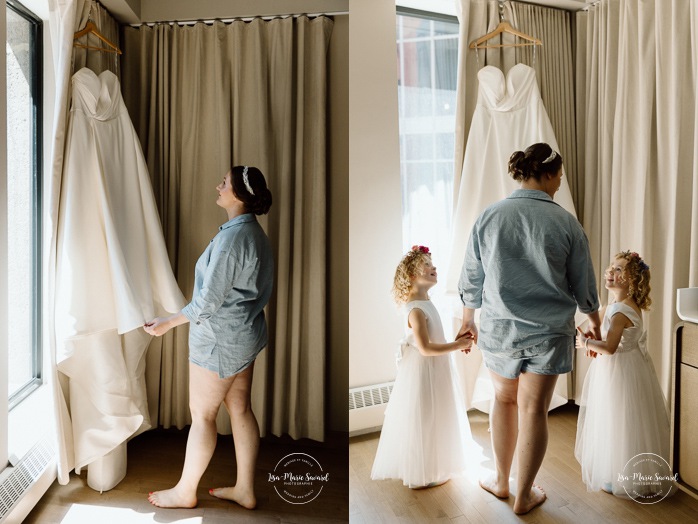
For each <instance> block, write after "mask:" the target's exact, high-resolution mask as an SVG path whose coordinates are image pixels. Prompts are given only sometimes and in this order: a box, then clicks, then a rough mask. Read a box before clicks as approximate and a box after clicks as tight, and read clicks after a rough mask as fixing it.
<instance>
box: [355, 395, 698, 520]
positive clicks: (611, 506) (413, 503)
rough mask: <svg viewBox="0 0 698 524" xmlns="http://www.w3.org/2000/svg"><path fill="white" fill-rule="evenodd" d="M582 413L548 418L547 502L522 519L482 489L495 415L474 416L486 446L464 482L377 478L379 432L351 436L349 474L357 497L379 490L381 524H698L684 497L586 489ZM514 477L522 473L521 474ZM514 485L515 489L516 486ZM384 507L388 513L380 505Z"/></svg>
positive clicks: (568, 410)
mask: <svg viewBox="0 0 698 524" xmlns="http://www.w3.org/2000/svg"><path fill="white" fill-rule="evenodd" d="M577 414H578V408H577V407H576V406H575V405H574V404H568V405H567V406H563V407H561V408H558V409H556V410H554V411H552V412H551V413H550V415H549V428H550V436H549V444H548V452H547V454H546V458H545V460H544V461H543V465H542V467H541V470H540V473H539V476H538V478H537V479H536V483H538V484H540V485H541V486H542V487H543V489H545V491H546V494H547V496H548V499H547V500H546V501H545V502H544V503H543V504H542V505H541V506H539V507H538V508H535V509H534V510H533V511H531V512H530V513H529V514H527V515H523V516H516V515H515V514H514V513H513V510H512V507H513V504H514V496H513V495H512V496H510V497H509V499H506V500H498V499H496V498H495V497H494V496H492V495H491V494H489V493H487V492H485V491H484V490H483V489H482V488H480V487H479V486H478V484H477V478H478V477H479V474H480V473H481V471H482V469H483V468H484V469H490V470H491V469H493V468H494V465H493V462H492V452H491V448H490V434H489V433H488V427H489V420H488V416H487V415H486V414H484V413H480V412H477V411H471V412H469V413H468V417H469V419H470V426H471V430H472V433H473V439H474V440H475V442H476V443H477V444H478V445H479V446H480V447H482V454H481V455H480V456H479V457H478V459H477V460H478V461H479V464H475V465H474V469H473V470H469V471H467V472H466V473H465V474H464V475H463V476H462V477H458V478H454V479H452V480H451V481H449V482H447V483H446V484H444V485H442V486H438V487H435V488H430V489H427V490H418V491H415V490H410V489H408V488H406V487H404V486H403V485H402V482H401V481H398V480H383V481H372V480H371V479H370V465H372V464H373V458H374V457H375V451H376V448H377V445H378V437H379V435H378V434H377V433H376V434H372V435H363V436H361V437H358V438H353V439H350V444H349V456H350V464H351V467H352V468H353V466H354V462H356V463H357V464H358V465H359V467H358V468H356V469H353V470H352V471H353V474H352V475H350V479H349V484H350V486H351V487H352V491H351V494H350V496H353V494H354V493H365V492H373V493H375V494H376V496H375V497H373V498H371V506H370V509H371V511H372V515H378V516H379V518H381V519H382V520H381V521H380V522H386V520H385V517H382V516H381V515H384V513H382V511H386V512H387V513H388V514H393V515H395V517H396V518H397V519H398V520H395V521H394V522H398V521H410V520H415V519H424V520H423V521H424V522H428V521H434V522H436V521H445V520H449V521H450V522H451V523H453V524H489V523H491V522H497V523H503V524H506V523H520V522H526V523H536V524H538V523H539V524H558V523H562V524H565V523H570V524H577V523H580V522H584V523H593V524H597V523H598V524H604V523H609V524H610V523H613V524H616V523H628V524H644V523H646V522H661V523H662V524H685V523H688V522H698V500H695V499H693V498H692V497H690V496H689V495H688V494H686V493H684V492H678V493H677V494H676V495H674V496H672V497H668V498H666V499H664V500H663V501H661V502H659V503H657V504H647V505H643V504H639V503H637V502H635V501H633V500H627V499H622V498H619V497H614V496H613V495H609V494H607V493H603V492H599V493H590V492H587V490H586V486H585V485H584V483H583V482H582V480H581V468H580V466H579V463H578V462H577V461H576V459H575V458H574V443H575V438H576V432H577ZM514 469H515V468H514ZM512 473H513V475H514V476H515V470H514V471H513V472H512ZM379 485H380V487H379ZM355 486H361V487H362V488H363V491H355V490H354V487H355ZM386 486H387V487H386ZM511 487H512V490H513V489H514V488H515V483H512V486H511ZM381 504H382V506H383V510H381V508H380V506H379V505H381ZM351 507H354V506H351ZM357 507H358V506H357Z"/></svg>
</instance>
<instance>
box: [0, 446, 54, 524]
mask: <svg viewBox="0 0 698 524" xmlns="http://www.w3.org/2000/svg"><path fill="white" fill-rule="evenodd" d="M52 458H53V449H52V446H51V445H50V443H48V442H47V441H46V440H42V441H40V442H39V443H37V444H36V445H35V446H34V447H33V448H32V449H31V450H30V451H29V453H27V454H26V455H25V456H24V458H22V460H20V461H19V464H17V465H16V466H14V467H8V468H7V469H5V470H4V471H3V472H2V473H0V521H2V520H3V519H4V518H5V517H6V516H7V515H9V513H10V511H12V509H13V508H14V507H15V505H16V504H17V503H18V502H19V500H20V499H21V498H22V496H23V495H24V493H25V492H26V491H27V490H28V489H29V488H30V487H31V486H32V485H33V484H34V483H35V482H36V481H37V480H38V479H39V477H40V476H41V475H42V474H43V472H44V471H45V470H46V467H47V466H48V465H49V463H50V462H51V459H52Z"/></svg>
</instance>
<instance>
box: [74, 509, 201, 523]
mask: <svg viewBox="0 0 698 524" xmlns="http://www.w3.org/2000/svg"><path fill="white" fill-rule="evenodd" d="M86 522H98V523H99V524H124V523H125V522H128V523H129V524H139V523H141V522H155V512H154V511H152V512H148V513H141V512H138V511H136V510H133V509H129V508H110V507H107V506H87V505H84V504H73V505H72V506H71V507H70V510H68V513H66V515H65V517H64V518H63V520H61V524H85V523H86ZM202 523H203V517H201V516H198V517H191V518H182V519H179V518H178V519H177V524H202Z"/></svg>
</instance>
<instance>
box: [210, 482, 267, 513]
mask: <svg viewBox="0 0 698 524" xmlns="http://www.w3.org/2000/svg"><path fill="white" fill-rule="evenodd" d="M208 492H209V493H210V494H211V495H213V496H214V497H218V498H219V499H225V500H231V501H233V502H235V503H236V504H239V505H240V506H242V507H243V508H247V509H254V508H256V507H257V498H256V497H255V496H254V492H253V491H244V490H241V489H238V487H237V486H233V487H230V488H214V489H209V490H208Z"/></svg>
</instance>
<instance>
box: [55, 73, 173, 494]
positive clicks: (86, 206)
mask: <svg viewBox="0 0 698 524" xmlns="http://www.w3.org/2000/svg"><path fill="white" fill-rule="evenodd" d="M72 88H73V100H72V107H71V111H70V118H69V126H68V134H67V138H66V150H65V159H64V169H63V177H62V183H61V199H60V209H59V214H58V226H57V248H56V249H57V252H56V288H55V289H56V292H55V293H56V294H55V304H56V306H55V326H56V365H57V370H58V372H59V373H58V375H59V377H61V380H60V382H61V390H60V391H61V393H62V395H63V398H62V399H57V401H58V402H63V403H64V404H62V406H63V409H59V412H60V413H61V414H62V415H59V420H58V424H59V433H60V435H59V440H60V441H61V443H62V446H64V449H65V452H66V454H67V458H68V464H70V465H71V466H72V467H75V468H76V470H79V468H81V467H83V466H85V465H87V464H90V463H91V462H93V461H95V460H96V459H98V458H100V457H102V456H104V455H106V454H107V453H109V452H110V451H112V450H114V449H115V448H116V447H117V446H119V445H120V444H121V443H123V442H124V441H125V440H126V439H128V438H129V437H130V436H132V435H134V434H135V433H137V432H138V431H142V430H145V429H147V428H148V427H150V421H149V416H148V409H147V401H146V392H145V380H144V374H143V373H144V369H145V350H146V348H147V346H148V343H149V342H150V336H149V335H147V334H146V333H145V332H144V331H143V329H142V326H143V324H144V322H145V321H147V320H151V319H152V318H154V317H155V316H158V315H163V314H166V313H168V312H169V313H173V312H176V311H179V309H180V308H181V307H182V306H183V305H184V304H185V301H184V297H183V296H182V293H181V291H180V290H179V287H178V285H177V282H176V281H175V278H174V275H173V273H172V268H171V265H170V260H169V258H168V254H167V250H166V247H165V242H164V238H163V233H162V227H161V225H160V219H159V216H158V212H157V209H156V205H155V200H154V197H153V191H152V186H151V182H150V177H149V175H148V170H147V167H146V164H145V161H144V159H143V153H142V151H141V147H140V143H139V141H138V137H137V136H136V133H135V130H134V128H133V125H132V123H131V120H130V118H129V115H128V112H127V110H126V107H125V106H124V103H123V100H122V98H121V92H120V87H119V81H118V79H117V78H116V76H115V75H114V74H113V73H111V72H109V71H105V72H103V73H102V74H100V75H99V76H97V75H95V73H93V72H92V71H91V70H90V69H87V68H83V69H81V70H79V71H78V72H77V73H75V75H74V76H73V79H72ZM61 375H64V376H61ZM66 377H67V380H66ZM60 480H62V481H67V479H66V478H63V479H60Z"/></svg>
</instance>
